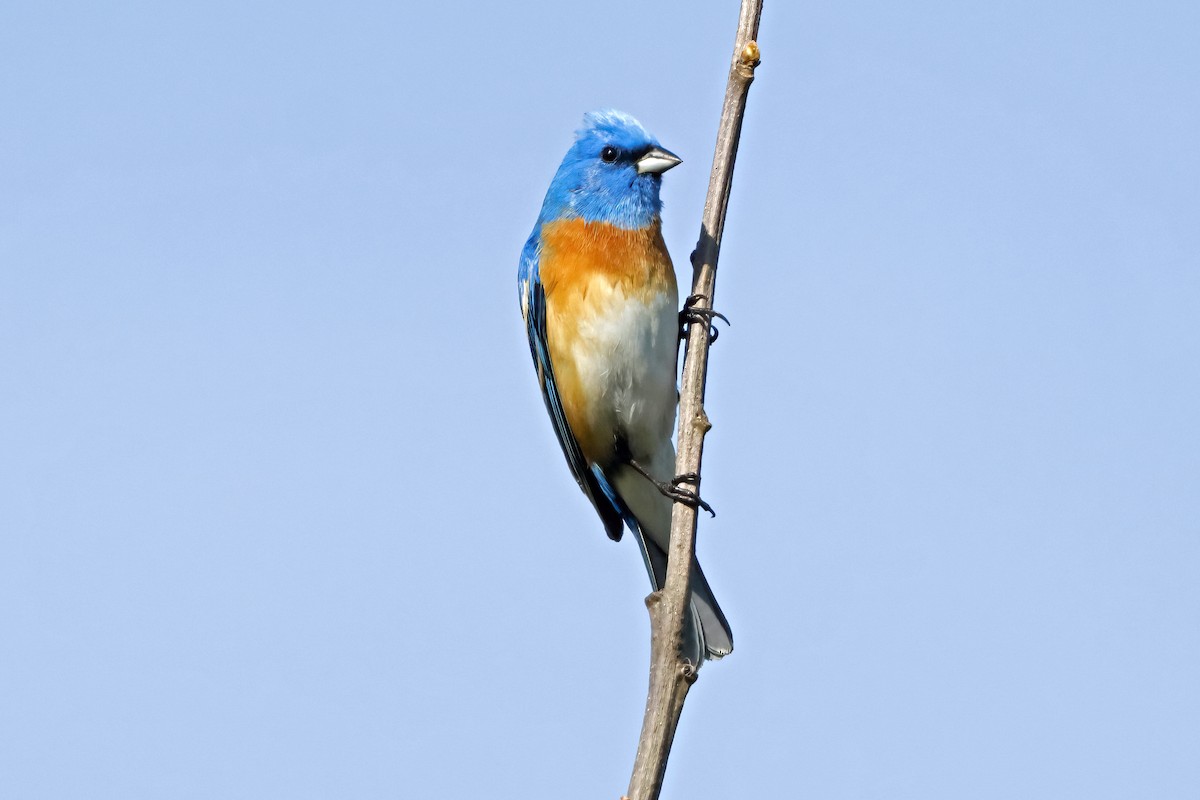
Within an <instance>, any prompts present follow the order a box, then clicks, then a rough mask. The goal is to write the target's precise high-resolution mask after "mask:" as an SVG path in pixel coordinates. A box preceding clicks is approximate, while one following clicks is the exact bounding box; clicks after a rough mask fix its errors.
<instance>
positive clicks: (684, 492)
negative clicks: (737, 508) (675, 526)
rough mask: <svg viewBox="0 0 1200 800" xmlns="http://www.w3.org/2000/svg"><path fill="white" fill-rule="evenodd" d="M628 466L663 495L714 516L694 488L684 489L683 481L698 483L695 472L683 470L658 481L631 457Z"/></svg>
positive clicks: (710, 508)
mask: <svg viewBox="0 0 1200 800" xmlns="http://www.w3.org/2000/svg"><path fill="white" fill-rule="evenodd" d="M629 466H631V467H633V468H634V470H636V471H637V473H638V474H639V475H641V476H642V477H643V478H645V479H646V480H648V481H650V482H651V483H653V484H654V486H655V488H656V489H658V490H659V491H660V492H662V493H663V494H664V495H665V496H667V497H669V498H670V499H672V500H674V501H675V502H678V503H683V504H684V505H685V506H691V507H692V508H702V509H704V510H705V511H707V512H708V513H709V514H711V515H713V516H714V517H715V516H716V515H717V512H715V511H713V509H712V506H710V505H709V504H708V503H706V502H704V501H703V500H701V499H700V495H698V494H696V491H695V490H694V489H690V488H689V489H684V488H683V486H682V485H683V484H685V483H691V484H695V483H699V482H700V476H699V475H697V474H696V473H695V472H685V473H684V474H682V475H676V476H675V477H674V478H672V479H671V480H669V481H660V480H658V479H657V478H655V477H654V476H653V475H651V474H650V472H649V470H647V469H646V468H645V467H643V466H642V465H641V464H639V463H638V462H637V461H635V460H633V459H632V458H631V459H629Z"/></svg>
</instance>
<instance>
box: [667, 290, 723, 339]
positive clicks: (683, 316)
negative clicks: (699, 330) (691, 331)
mask: <svg viewBox="0 0 1200 800" xmlns="http://www.w3.org/2000/svg"><path fill="white" fill-rule="evenodd" d="M706 300H708V297H706V296H705V295H702V294H693V295H691V296H689V297H688V299H687V300H684V301H683V310H682V311H680V312H679V338H680V339H686V338H687V335H688V326H689V325H691V324H692V323H693V322H699V323H700V324H702V325H707V326H708V343H709V344H712V343H713V342H715V341H716V340H717V336H718V335H719V333H720V331H718V330H717V326H716V325H714V324H713V322H714V320H718V319H719V320H721V321H722V322H724V323H725V324H726V325H729V324H730V322H729V318H728V317H726V316H725V315H724V314H722V313H721V312H720V311H714V310H713V309H711V308H698V307H697V304H698V303H702V302H704V301H706Z"/></svg>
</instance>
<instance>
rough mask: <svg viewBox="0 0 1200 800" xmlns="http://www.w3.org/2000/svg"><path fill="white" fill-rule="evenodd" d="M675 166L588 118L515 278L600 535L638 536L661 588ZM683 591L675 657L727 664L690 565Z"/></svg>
mask: <svg viewBox="0 0 1200 800" xmlns="http://www.w3.org/2000/svg"><path fill="white" fill-rule="evenodd" d="M679 163H680V159H679V158H678V157H677V156H675V155H674V154H673V153H671V152H670V151H668V150H665V149H663V147H662V146H661V145H659V143H658V141H657V140H656V139H655V138H654V137H653V136H651V135H650V134H649V133H647V132H646V130H645V129H644V128H643V127H642V126H641V124H639V123H638V121H637V120H635V119H633V118H632V117H630V116H628V115H627V114H623V113H621V112H619V111H597V112H593V113H590V114H587V115H586V116H585V117H584V120H583V127H582V128H581V129H580V130H579V131H578V132H577V134H576V138H575V143H574V144H573V145H572V146H571V148H570V149H569V150H568V151H567V155H566V157H565V158H564V159H563V161H562V164H561V165H560V166H559V168H558V172H557V173H556V174H555V176H554V180H553V181H551V183H550V189H549V191H548V192H547V193H546V199H545V201H544V202H543V204H542V211H541V214H539V215H538V219H537V223H536V224H535V225H534V227H533V233H532V234H530V236H529V240H528V241H527V242H526V243H525V249H524V250H523V251H522V252H521V264H520V271H519V274H518V289H519V293H520V300H521V313H522V315H523V316H524V318H525V326H526V330H527V333H528V335H529V348H530V351H531V352H532V354H533V362H534V366H535V368H536V369H537V376H538V382H539V383H540V384H541V388H542V396H543V398H544V399H545V401H546V409H547V410H548V411H549V412H550V419H551V421H552V422H553V423H554V431H555V433H556V434H557V435H558V442H559V444H560V445H562V450H563V453H564V454H565V455H566V457H567V463H568V464H569V465H570V467H571V471H572V473H574V475H575V480H576V481H577V482H578V483H579V487H580V488H581V489H582V490H583V493H584V494H585V495H587V497H588V499H589V500H590V501H591V502H592V505H593V506H595V507H596V511H597V513H599V515H600V518H601V519H602V520H603V522H604V527H605V529H606V530H607V532H608V535H609V537H610V538H611V539H613V540H620V538H621V535H622V532H623V529H624V527H626V526H627V527H628V528H629V530H630V531H632V532H633V534H634V537H635V538H636V539H637V541H638V544H639V545H641V550H642V556H643V558H644V559H645V562H646V569H647V571H648V572H649V573H650V582H651V584H652V586H653V587H654V590H656V591H657V590H658V589H660V588H662V585H663V582H664V580H665V578H666V566H667V551H668V549H669V548H668V544H669V541H670V531H671V505H672V500H671V498H670V497H669V496H668V495H670V494H671V492H670V490H669V489H668V487H670V486H671V485H672V479H673V477H674V471H675V448H674V446H673V445H672V443H671V432H672V429H673V428H674V425H675V407H676V404H677V402H678V392H677V390H676V386H675V366H676V357H677V353H678V345H679V316H678V309H679V292H678V288H677V287H676V283H675V270H674V267H673V266H672V264H671V257H670V255H668V253H667V247H666V243H665V242H664V241H663V237H662V221H661V218H660V212H661V210H662V202H661V201H660V200H659V189H660V187H661V185H662V173H664V172H666V171H667V170H669V169H671V168H672V167H674V166H675V165H677V164H679ZM691 590H692V613H691V615H690V618H689V619H688V620H686V621H685V622H686V624H685V627H684V644H683V647H684V656H685V657H687V658H689V659H690V660H691V662H692V663H693V664H695V665H697V666H699V664H700V662H701V659H703V658H710V659H716V658H720V657H722V656H724V655H727V654H729V653H730V652H731V651H732V650H733V635H732V633H731V632H730V629H729V623H728V622H727V621H726V619H725V615H724V614H722V613H721V609H720V607H719V606H718V605H717V601H716V598H714V597H713V593H712V589H711V588H709V585H708V581H707V580H705V578H704V573H703V572H701V570H700V565H699V563H697V562H695V561H694V560H693V562H692V581H691Z"/></svg>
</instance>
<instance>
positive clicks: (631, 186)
mask: <svg viewBox="0 0 1200 800" xmlns="http://www.w3.org/2000/svg"><path fill="white" fill-rule="evenodd" d="M678 163H680V159H679V157H678V156H676V155H675V154H674V153H672V152H670V151H669V150H664V149H663V148H662V147H661V146H660V145H659V143H658V140H657V139H655V138H654V137H653V136H651V135H650V134H649V133H647V132H646V129H645V128H643V127H642V126H641V123H639V122H638V121H637V120H636V119H634V118H633V117H631V116H629V115H628V114H623V113H621V112H620V111H614V110H611V109H610V110H605V111H592V112H590V113H588V114H585V115H584V117H583V127H582V128H580V129H579V130H578V131H577V132H576V134H575V144H573V145H571V149H570V150H568V151H567V155H566V157H565V158H563V162H562V164H561V165H559V167H558V172H557V173H556V174H555V175H554V180H553V181H551V183H550V190H549V191H548V192H547V193H546V200H545V202H544V203H543V204H542V213H541V216H540V217H539V219H538V221H539V222H547V221H550V220H555V219H570V218H576V217H580V218H583V219H584V220H586V221H588V222H607V223H609V224H611V225H615V226H617V227H619V228H627V229H633V228H642V227H645V226H646V225H648V224H650V222H651V221H653V220H654V218H655V217H657V216H658V214H659V211H661V210H662V201H661V200H659V199H658V190H659V188H660V187H661V186H662V173H664V172H666V171H667V170H669V169H670V168H671V167H673V166H675V165H676V164H678Z"/></svg>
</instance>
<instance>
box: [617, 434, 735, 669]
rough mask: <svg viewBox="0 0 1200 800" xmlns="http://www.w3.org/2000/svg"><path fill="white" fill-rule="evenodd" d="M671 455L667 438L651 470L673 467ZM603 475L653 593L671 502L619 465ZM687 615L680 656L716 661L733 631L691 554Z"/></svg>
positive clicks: (661, 578) (658, 584)
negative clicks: (638, 549)
mask: <svg viewBox="0 0 1200 800" xmlns="http://www.w3.org/2000/svg"><path fill="white" fill-rule="evenodd" d="M674 463H675V453H674V450H673V449H671V443H670V441H669V440H668V441H666V442H665V443H664V445H663V452H662V453H660V454H659V455H658V456H657V457H656V459H655V463H654V467H655V471H656V472H661V473H664V474H669V470H670V469H671V468H673V467H674ZM610 475H611V479H606V480H605V482H604V484H603V485H605V486H608V487H610V488H611V489H613V490H615V491H614V492H613V495H614V497H616V498H617V500H618V507H619V508H620V509H621V512H622V516H623V517H624V518H625V523H626V524H627V525H628V526H629V528H630V530H632V531H633V532H634V533H635V534H636V535H635V537H634V538H636V539H637V542H638V544H639V545H640V546H641V550H642V557H643V558H644V559H645V561H646V572H648V573H649V574H650V584H651V585H652V586H653V587H654V591H658V590H659V589H661V588H662V587H663V584H664V583H665V582H666V579H667V553H666V548H667V546H668V543H669V542H670V540H671V506H672V503H671V501H670V500H668V499H667V498H666V497H664V496H663V495H662V493H661V492H659V490H658V488H657V487H655V486H654V484H652V483H651V482H650V481H648V480H646V478H645V477H644V476H642V475H640V474H638V473H637V472H635V471H634V470H633V469H630V468H629V467H619V468H617V469H615V470H613V471H612V472H611V473H610ZM691 590H692V613H691V614H689V615H688V618H687V619H686V620H685V621H684V631H683V635H684V641H683V648H684V655H685V656H686V657H688V658H690V659H691V660H692V662H693V663H695V664H699V663H700V662H701V660H703V659H711V660H715V659H718V658H721V657H722V656H727V655H729V654H730V653H731V652H732V651H733V633H732V632H731V631H730V629H729V621H728V620H726V619H725V614H723V613H722V612H721V607H720V606H719V605H717V599H716V597H714V596H713V591H712V588H711V587H710V586H709V585H708V580H707V579H706V578H705V577H704V572H703V570H701V569H700V563H699V562H698V561H696V559H695V557H693V558H692V579H691Z"/></svg>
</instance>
